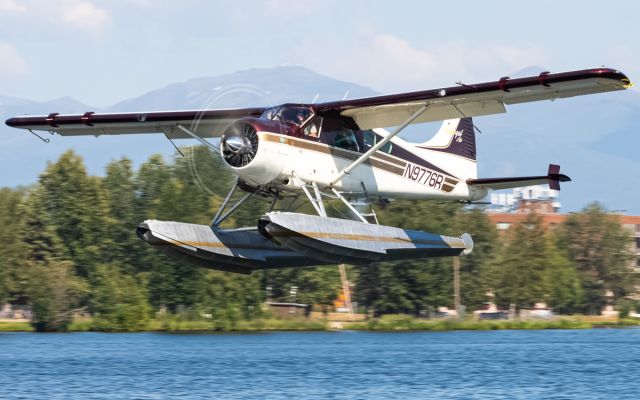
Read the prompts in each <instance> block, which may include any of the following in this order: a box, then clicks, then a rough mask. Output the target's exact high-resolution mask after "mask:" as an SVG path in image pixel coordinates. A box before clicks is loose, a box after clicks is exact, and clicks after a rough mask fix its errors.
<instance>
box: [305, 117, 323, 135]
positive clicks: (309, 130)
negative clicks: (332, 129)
mask: <svg viewBox="0 0 640 400" xmlns="http://www.w3.org/2000/svg"><path fill="white" fill-rule="evenodd" d="M321 130H322V117H316V118H314V119H313V120H311V122H309V123H308V124H307V126H305V127H304V129H303V130H302V132H303V133H304V135H305V136H308V137H312V138H319V137H320V133H321Z"/></svg>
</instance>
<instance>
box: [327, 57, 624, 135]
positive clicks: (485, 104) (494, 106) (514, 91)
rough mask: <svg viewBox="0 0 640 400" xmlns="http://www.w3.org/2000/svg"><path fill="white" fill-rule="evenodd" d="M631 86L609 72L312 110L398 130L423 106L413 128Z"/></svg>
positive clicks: (548, 75) (573, 73)
mask: <svg viewBox="0 0 640 400" xmlns="http://www.w3.org/2000/svg"><path fill="white" fill-rule="evenodd" d="M630 86H631V82H630V81H629V78H627V76H626V75H624V74H623V73H622V72H620V71H617V70H613V69H610V68H595V69H587V70H581V71H571V72H563V73H557V74H551V73H549V72H543V73H541V74H540V75H537V76H529V77H526V78H517V79H509V78H508V77H504V78H501V79H500V80H498V81H494V82H485V83H479V84H474V85H465V84H461V85H460V86H454V87H449V88H441V89H433V90H425V91H419V92H410V93H401V94H393V95H386V96H377V97H368V98H362V99H354V100H346V101H335V102H330V103H320V104H316V105H314V108H315V109H316V110H317V112H318V113H321V114H322V113H324V114H327V115H331V114H333V115H335V113H339V114H340V115H342V116H345V117H351V118H353V120H354V121H355V122H356V123H357V124H358V126H359V127H360V129H373V128H380V127H387V126H398V125H400V124H402V123H403V122H404V121H406V120H407V119H408V118H409V117H410V116H411V115H412V114H413V113H414V112H415V111H417V110H418V109H419V108H420V107H422V106H424V105H425V104H427V105H428V109H427V110H426V111H425V112H424V113H423V114H422V115H421V116H420V117H419V118H417V119H416V120H415V121H414V123H419V122H430V121H440V120H445V119H453V118H463V117H474V116H479V115H489V114H499V113H503V112H505V111H506V110H505V104H517V103H526V102H531V101H539V100H552V99H557V98H564V97H572V96H580V95H584V94H592V93H602V92H609V91H614V90H622V89H626V88H628V87H630Z"/></svg>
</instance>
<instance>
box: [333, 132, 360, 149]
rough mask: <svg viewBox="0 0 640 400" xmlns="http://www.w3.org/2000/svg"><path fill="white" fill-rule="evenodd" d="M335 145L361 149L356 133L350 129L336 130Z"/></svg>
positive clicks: (342, 147)
mask: <svg viewBox="0 0 640 400" xmlns="http://www.w3.org/2000/svg"><path fill="white" fill-rule="evenodd" d="M333 145H334V146H336V147H339V148H341V149H345V150H351V151H359V149H358V141H357V140H356V135H355V134H354V133H353V131H352V130H350V129H340V130H339V131H337V132H336V136H335V138H334V139H333Z"/></svg>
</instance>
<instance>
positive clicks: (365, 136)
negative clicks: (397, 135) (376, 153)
mask: <svg viewBox="0 0 640 400" xmlns="http://www.w3.org/2000/svg"><path fill="white" fill-rule="evenodd" d="M362 140H363V141H364V145H365V146H367V149H365V150H369V149H370V148H372V147H373V146H375V145H376V143H378V135H376V134H375V133H373V131H364V132H362ZM392 148H393V144H391V142H389V143H387V144H385V145H384V146H382V147H381V148H380V151H381V152H383V153H387V154H391V149H392Z"/></svg>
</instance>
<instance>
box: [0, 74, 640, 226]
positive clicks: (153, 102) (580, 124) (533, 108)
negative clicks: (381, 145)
mask: <svg viewBox="0 0 640 400" xmlns="http://www.w3.org/2000/svg"><path fill="white" fill-rule="evenodd" d="M543 70H544V69H543V68H540V67H528V68H525V69H523V70H521V71H517V72H514V73H513V74H511V76H512V77H517V76H526V75H536V74H538V73H540V72H542V71H543ZM418 89H426V88H416V90H418ZM345 94H346V97H348V98H356V97H365V96H371V95H375V94H376V92H375V91H373V90H371V89H368V88H366V87H363V86H359V85H355V84H352V83H349V82H343V81H339V80H335V79H332V78H330V77H326V76H323V75H320V74H317V73H315V72H313V71H311V70H309V69H307V68H303V67H293V66H286V67H285V66H282V67H275V68H264V69H250V70H245V71H239V72H235V73H232V74H226V75H221V76H218V77H203V78H195V79H190V80H188V81H185V82H181V83H174V84H171V85H168V86H166V87H164V88H161V89H158V90H155V91H152V92H149V93H146V94H144V95H142V96H139V97H136V98H132V99H128V100H124V101H122V102H120V103H118V104H115V105H114V106H112V107H108V108H107V109H105V110H98V109H95V108H93V107H89V106H87V105H84V104H82V103H80V102H78V101H76V100H74V99H72V98H69V97H62V98H60V99H56V100H52V101H49V102H35V101H30V100H23V99H16V98H11V97H2V96H0V118H2V119H3V120H4V119H6V118H8V117H10V116H14V115H22V114H31V115H34V114H48V113H50V112H54V111H55V112H60V113H80V112H85V111H113V112H121V111H144V110H168V109H201V108H222V107H224V108H229V107H248V106H260V105H262V106H266V105H273V104H280V103H284V102H312V101H313V100H314V99H315V100H316V102H322V101H330V100H336V99H341V98H343V97H345ZM638 116H640V93H638V92H636V91H626V92H624V93H622V92H616V93H607V94H600V95H595V96H586V97H577V98H572V99H562V100H557V101H555V102H542V103H531V104H525V105H515V106H512V107H509V110H508V112H507V114H502V115H495V116H487V117H479V118H476V119H475V123H476V125H477V126H478V127H479V128H480V129H481V130H482V134H480V135H479V137H478V140H477V143H478V158H479V162H480V164H479V165H480V167H479V171H480V175H481V176H483V177H493V176H513V175H530V174H539V173H544V172H546V167H547V164H548V163H550V162H554V163H559V164H560V165H561V166H562V171H563V172H565V173H567V174H568V175H569V176H571V177H572V178H573V180H574V181H573V182H569V183H566V184H564V185H563V191H562V193H561V198H560V201H561V202H562V204H563V209H564V210H565V211H573V210H577V209H580V208H581V207H583V206H584V205H585V204H587V203H588V202H590V201H594V200H600V201H601V202H603V203H604V204H605V205H606V206H607V207H608V208H610V209H613V210H627V211H629V212H630V213H635V214H640V190H637V188H636V186H637V184H638V183H639V182H640V156H639V155H638V150H637V149H638V148H639V145H640V119H639V118H638ZM438 125H439V124H435V123H431V124H421V125H414V126H411V127H410V128H409V129H408V130H407V131H406V132H405V133H403V135H402V136H403V137H404V138H405V139H408V140H412V141H416V142H424V141H425V140H427V139H429V138H430V137H431V135H433V133H434V132H435V131H436V130H437V128H438ZM45 135H46V134H45ZM0 146H1V147H0V148H1V149H2V150H0V154H1V157H0V168H2V171H3V173H2V174H0V186H16V185H23V184H30V183H33V182H35V181H36V179H37V175H38V173H40V172H41V171H42V170H43V169H44V168H45V166H46V162H47V160H51V161H52V160H55V159H56V158H57V157H58V156H59V154H60V153H62V152H63V151H64V150H66V149H68V148H74V150H75V151H77V152H78V153H79V154H81V155H82V156H83V157H84V159H85V161H86V163H87V166H88V169H89V172H90V173H93V174H102V173H103V171H104V166H105V165H106V164H107V163H108V162H109V161H110V160H113V159H116V158H119V157H121V156H126V157H128V158H130V159H132V160H133V161H134V163H135V164H136V165H137V164H139V163H141V162H143V161H144V160H145V159H147V158H148V157H149V156H150V155H151V154H153V153H161V154H163V155H165V156H167V157H170V156H172V155H173V153H174V148H173V146H172V145H171V143H169V142H168V141H167V140H166V139H165V138H164V137H160V136H158V135H133V136H119V137H100V138H97V139H96V138H86V137H85V138H64V139H63V138H60V137H55V138H54V139H53V140H52V141H51V143H49V144H44V143H42V142H41V141H39V140H38V139H37V138H34V137H32V136H31V135H30V134H29V133H28V132H24V131H18V130H14V129H10V128H8V127H6V126H4V125H3V126H2V127H0Z"/></svg>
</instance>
